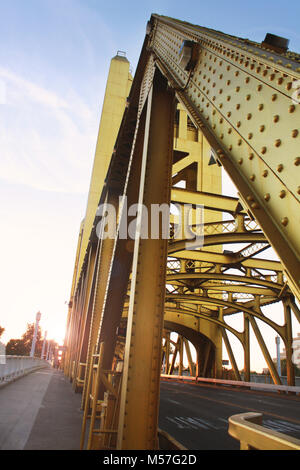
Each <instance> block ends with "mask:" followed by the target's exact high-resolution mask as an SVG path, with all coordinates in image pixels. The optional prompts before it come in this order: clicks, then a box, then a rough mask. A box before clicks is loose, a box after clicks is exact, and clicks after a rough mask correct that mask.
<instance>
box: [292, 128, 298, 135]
mask: <svg viewBox="0 0 300 470" xmlns="http://www.w3.org/2000/svg"><path fill="white" fill-rule="evenodd" d="M298 134H299V131H298V129H294V130H293V131H292V137H297V135H298Z"/></svg>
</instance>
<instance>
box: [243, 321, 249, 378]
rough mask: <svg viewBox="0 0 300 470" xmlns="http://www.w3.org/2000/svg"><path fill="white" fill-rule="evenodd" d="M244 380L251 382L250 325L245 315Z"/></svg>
mask: <svg viewBox="0 0 300 470" xmlns="http://www.w3.org/2000/svg"><path fill="white" fill-rule="evenodd" d="M243 347H244V380H245V382H250V325H249V316H248V315H246V313H244V344H243Z"/></svg>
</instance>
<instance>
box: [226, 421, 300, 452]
mask: <svg viewBox="0 0 300 470" xmlns="http://www.w3.org/2000/svg"><path fill="white" fill-rule="evenodd" d="M228 421H229V427H228V433H229V435H230V436H231V437H233V438H234V439H237V440H238V441H240V449H241V450H300V440H299V439H296V438H295V437H291V436H288V435H287V434H283V433H280V432H277V431H273V430H271V429H267V428H265V427H263V426H262V422H263V415H262V414H261V413H242V414H238V415H234V416H231V417H230V418H229V420H228Z"/></svg>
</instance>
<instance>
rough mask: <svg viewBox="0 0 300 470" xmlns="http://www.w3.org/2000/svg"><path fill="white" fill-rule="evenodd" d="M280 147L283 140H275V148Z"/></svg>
mask: <svg viewBox="0 0 300 470" xmlns="http://www.w3.org/2000/svg"><path fill="white" fill-rule="evenodd" d="M280 145H281V140H280V139H277V140H275V147H280Z"/></svg>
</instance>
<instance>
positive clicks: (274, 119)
mask: <svg viewBox="0 0 300 470" xmlns="http://www.w3.org/2000/svg"><path fill="white" fill-rule="evenodd" d="M273 121H274V122H278V121H279V116H278V114H276V116H274V117H273Z"/></svg>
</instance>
